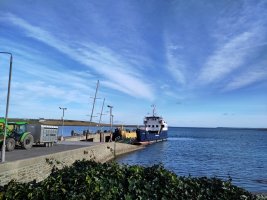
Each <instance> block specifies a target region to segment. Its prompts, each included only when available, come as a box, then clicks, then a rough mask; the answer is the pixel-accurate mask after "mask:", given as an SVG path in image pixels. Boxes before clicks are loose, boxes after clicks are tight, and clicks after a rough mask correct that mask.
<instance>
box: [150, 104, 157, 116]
mask: <svg viewBox="0 0 267 200" xmlns="http://www.w3.org/2000/svg"><path fill="white" fill-rule="evenodd" d="M151 107H153V117H154V116H155V114H156V112H155V110H156V106H155V104H153V105H151Z"/></svg>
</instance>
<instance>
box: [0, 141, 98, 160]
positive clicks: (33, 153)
mask: <svg viewBox="0 0 267 200" xmlns="http://www.w3.org/2000/svg"><path fill="white" fill-rule="evenodd" d="M97 144H99V143H97V142H60V143H57V144H54V146H52V147H44V146H41V145H39V146H33V147H32V148H31V149H29V150H25V149H22V148H19V147H17V148H16V149H15V150H14V151H11V152H9V151H6V162H10V161H16V160H23V159H27V158H33V157H38V156H44V155H49V154H53V153H58V152H62V151H68V150H73V149H78V148H83V147H86V146H94V145H97ZM0 153H1V155H2V151H0ZM0 157H1V156H0Z"/></svg>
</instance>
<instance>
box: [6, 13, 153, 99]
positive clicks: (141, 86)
mask: <svg viewBox="0 0 267 200" xmlns="http://www.w3.org/2000/svg"><path fill="white" fill-rule="evenodd" d="M1 17H2V18H5V20H7V21H9V22H11V24H13V25H15V26H17V27H19V28H21V29H22V30H23V31H24V32H25V34H26V35H27V36H28V37H31V38H34V39H36V40H39V41H41V42H43V43H45V44H47V45H49V46H51V47H53V48H55V49H57V50H58V51H59V52H61V53H64V54H65V55H67V56H69V57H70V58H72V59H73V60H76V61H78V62H79V63H81V64H83V65H85V66H87V67H88V68H90V69H91V70H94V71H95V72H96V73H98V74H99V75H100V76H102V77H103V78H104V79H105V84H106V86H107V87H111V88H113V89H115V88H117V90H119V91H122V92H125V93H127V94H129V95H133V96H135V97H140V98H145V99H149V100H152V99H153V98H154V96H155V95H154V93H153V88H152V87H151V85H150V84H148V83H146V82H145V81H144V80H143V78H142V77H140V74H139V73H138V71H137V70H136V69H135V68H134V66H131V65H129V64H128V62H127V60H125V59H124V58H122V57H121V56H120V55H118V54H117V53H115V52H114V51H113V50H111V49H109V48H107V47H103V46H98V45H96V44H94V43H86V42H83V41H64V40H63V39H59V38H58V37H57V35H52V34H51V33H50V32H49V31H47V30H44V29H42V28H40V27H37V26H33V25H31V24H30V23H28V22H27V21H25V20H23V19H22V18H19V17H17V16H15V15H13V14H10V13H7V14H2V15H1ZM109 83H110V84H109ZM135 86H138V87H135Z"/></svg>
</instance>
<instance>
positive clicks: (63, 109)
mask: <svg viewBox="0 0 267 200" xmlns="http://www.w3.org/2000/svg"><path fill="white" fill-rule="evenodd" d="M59 109H60V110H62V111H63V113H62V130H61V138H60V140H61V141H62V140H63V132H64V113H65V110H67V108H61V107H59Z"/></svg>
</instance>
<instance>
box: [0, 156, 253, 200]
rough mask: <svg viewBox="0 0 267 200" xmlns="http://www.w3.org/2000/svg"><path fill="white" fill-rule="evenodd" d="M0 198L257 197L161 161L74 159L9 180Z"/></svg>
mask: <svg viewBox="0 0 267 200" xmlns="http://www.w3.org/2000/svg"><path fill="white" fill-rule="evenodd" d="M0 190H1V195H0V199H34V200H35V199H65V200H67V199H190V200H193V199H199V200H200V199H203V200H204V199H205V200H209V199H225V200H226V199H227V200H229V199H234V200H238V199H244V200H245V199H256V196H254V195H252V194H251V193H249V192H248V191H246V190H244V189H242V188H239V187H237V186H234V185H232V183H231V180H228V181H223V180H220V179H217V178H206V177H202V178H193V177H179V176H177V175H176V174H174V173H172V172H170V171H168V170H166V169H164V167H163V166H162V165H154V166H151V167H142V166H137V165H134V166H128V165H119V164H117V163H104V164H101V163H97V162H94V161H85V160H83V161H76V162H75V163H74V164H73V165H72V166H69V167H66V166H65V167H63V169H60V170H59V169H55V168H54V170H53V171H52V173H51V175H50V176H49V177H48V178H46V179H45V180H43V181H41V182H39V183H36V182H35V181H33V182H29V183H18V182H15V181H10V182H9V183H8V184H7V185H5V186H4V187H2V188H0Z"/></svg>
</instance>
